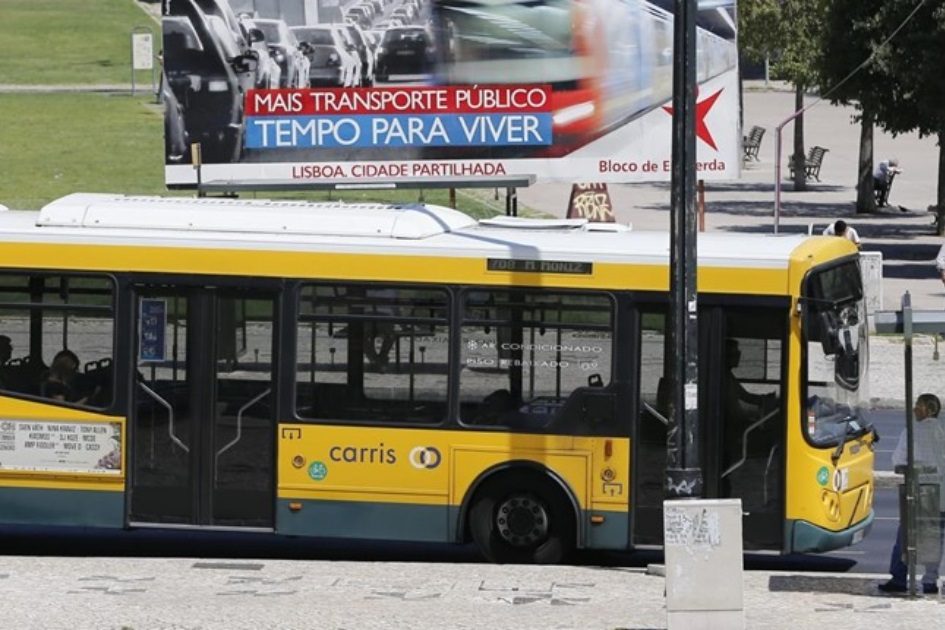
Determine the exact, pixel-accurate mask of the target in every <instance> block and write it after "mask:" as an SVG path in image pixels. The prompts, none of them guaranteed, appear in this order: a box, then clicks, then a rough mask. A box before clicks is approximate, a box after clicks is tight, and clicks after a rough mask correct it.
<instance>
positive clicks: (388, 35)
mask: <svg viewBox="0 0 945 630" xmlns="http://www.w3.org/2000/svg"><path fill="white" fill-rule="evenodd" d="M434 54H435V51H434V46H433V36H432V35H431V34H430V32H429V31H428V30H427V29H425V28H423V27H422V26H398V27H395V28H391V29H388V30H387V31H385V32H384V37H383V38H382V39H381V43H380V45H379V46H378V47H377V60H376V62H375V66H374V77H375V79H376V80H377V81H379V82H387V81H391V82H395V81H396V82H403V81H410V82H418V81H420V82H424V81H428V80H429V78H430V74H431V73H432V72H433V68H434Z"/></svg>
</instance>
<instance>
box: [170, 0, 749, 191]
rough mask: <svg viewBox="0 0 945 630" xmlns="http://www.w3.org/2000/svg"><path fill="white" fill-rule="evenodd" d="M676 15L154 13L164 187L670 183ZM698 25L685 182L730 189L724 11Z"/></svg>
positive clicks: (569, 5) (632, 10)
mask: <svg viewBox="0 0 945 630" xmlns="http://www.w3.org/2000/svg"><path fill="white" fill-rule="evenodd" d="M672 4H673V3H672V1H671V0H659V1H654V2H644V1H643V0H164V3H163V59H164V80H163V86H162V94H163V96H164V101H165V105H166V108H165V165H166V166H165V174H166V182H167V184H168V185H169V186H175V187H187V186H194V185H196V183H197V172H196V170H195V169H194V168H193V167H192V166H191V161H192V158H193V156H192V155H191V146H192V145H193V144H194V143H199V145H200V152H201V160H202V163H203V166H202V169H201V178H202V181H204V182H209V181H231V182H240V183H242V184H252V183H253V182H260V183H261V182H266V183H267V184H272V183H274V182H275V183H279V182H284V183H286V184H287V185H298V184H305V183H318V182H350V183H352V184H357V183H358V182H368V183H369V182H370V181H377V180H397V181H411V180H414V181H417V182H421V183H422V181H423V180H430V179H437V180H443V179H446V180H449V179H456V180H460V179H468V178H483V179H490V178H491V179H496V178H515V177H519V176H523V177H524V176H534V177H535V178H536V179H537V181H565V182H574V181H594V182H633V181H653V180H669V178H670V172H671V169H670V158H671V128H672V116H673V108H672V74H673V13H672ZM700 6H701V7H702V8H701V9H700V12H699V16H698V19H697V23H698V31H697V36H696V37H697V40H696V41H697V63H696V65H697V67H696V74H697V80H698V83H699V91H698V96H697V108H696V110H697V111H696V118H697V120H696V132H697V149H698V157H697V169H698V170H699V173H700V177H701V178H703V179H733V178H735V177H738V175H739V167H740V163H741V146H740V142H741V134H740V129H739V125H738V119H739V117H738V68H737V48H736V28H735V6H734V0H719V1H716V2H702V3H700Z"/></svg>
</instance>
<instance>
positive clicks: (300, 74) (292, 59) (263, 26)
mask: <svg viewBox="0 0 945 630" xmlns="http://www.w3.org/2000/svg"><path fill="white" fill-rule="evenodd" d="M254 22H255V23H256V26H257V27H259V30H261V31H262V32H263V35H265V37H266V44H267V45H268V46H269V52H270V53H271V55H272V58H273V59H275V60H276V63H278V64H279V69H280V71H281V74H282V77H281V79H280V82H279V86H280V87H284V88H298V87H308V74H309V67H308V66H309V61H308V58H307V57H306V56H305V54H304V53H303V52H302V51H301V50H300V49H299V42H298V40H297V39H296V37H295V35H293V34H292V31H290V30H289V27H288V25H287V24H286V23H285V21H284V20H277V19H269V18H266V19H263V18H256V19H255V20H254Z"/></svg>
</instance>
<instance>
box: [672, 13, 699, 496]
mask: <svg viewBox="0 0 945 630" xmlns="http://www.w3.org/2000/svg"><path fill="white" fill-rule="evenodd" d="M697 10H698V7H697V2H696V0H675V16H674V20H673V29H674V30H673V37H674V39H673V51H674V52H673V170H672V193H671V198H670V205H671V220H670V260H669V266H670V283H669V284H670V313H669V330H668V341H669V347H670V348H671V349H672V353H673V359H672V360H673V364H672V373H671V379H672V383H673V388H672V392H673V397H672V406H671V407H672V408H671V411H670V414H669V420H670V423H669V429H668V432H667V459H666V490H667V497H668V498H670V499H676V498H679V499H681V498H698V497H700V496H701V495H702V487H703V479H702V468H701V463H700V450H701V448H700V446H701V431H700V427H699V410H698V401H699V389H698V387H699V386H698V376H699V371H698V345H697V344H698V328H697V315H698V308H697V300H696V234H697V221H696V199H695V194H696V133H695V111H696V12H697Z"/></svg>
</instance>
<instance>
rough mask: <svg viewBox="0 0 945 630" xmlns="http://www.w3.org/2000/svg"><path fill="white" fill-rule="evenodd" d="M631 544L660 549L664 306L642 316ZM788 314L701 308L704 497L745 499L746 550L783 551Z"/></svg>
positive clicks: (665, 413)
mask: <svg viewBox="0 0 945 630" xmlns="http://www.w3.org/2000/svg"><path fill="white" fill-rule="evenodd" d="M639 321H640V325H639V330H640V333H639V337H638V352H636V353H634V354H635V356H638V357H639V367H638V370H639V371H638V374H639V376H638V378H637V383H638V390H637V395H638V412H637V414H636V419H635V426H634V432H633V445H632V446H633V455H632V458H631V461H632V462H633V470H632V475H631V479H632V480H633V489H634V491H633V513H632V516H631V542H632V544H633V545H635V546H646V545H661V544H663V500H664V499H665V498H666V489H665V484H666V476H665V470H666V450H667V427H668V424H669V419H670V402H671V399H672V389H671V388H672V386H671V384H670V375H671V370H672V369H673V365H672V357H673V353H672V348H670V347H668V345H667V344H668V336H667V334H666V331H667V327H668V323H669V322H668V317H667V310H666V307H665V306H656V305H654V306H652V307H642V308H641V309H640V311H639ZM786 326H787V309H786V307H778V308H773V307H771V308H769V307H763V308H756V307H729V306H726V307H724V308H722V307H714V306H703V307H700V309H699V399H698V400H699V403H698V404H699V417H700V426H701V429H702V433H703V436H702V439H703V441H704V445H705V449H704V451H703V453H702V459H701V468H702V472H703V482H704V496H706V497H709V498H729V497H731V498H735V497H737V498H740V499H741V500H742V510H743V512H745V520H744V523H743V531H744V540H745V548H746V549H781V546H782V539H783V534H782V529H783V522H784V521H783V518H784V461H785V455H784V447H785V435H786V433H785V432H786V430H785V424H784V412H783V408H784V396H783V394H784V393H785V392H786V389H784V388H783V386H782V383H784V382H785V380H786V373H785V371H784V366H785V365H786V355H785V354H784V352H785V343H786Z"/></svg>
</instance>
